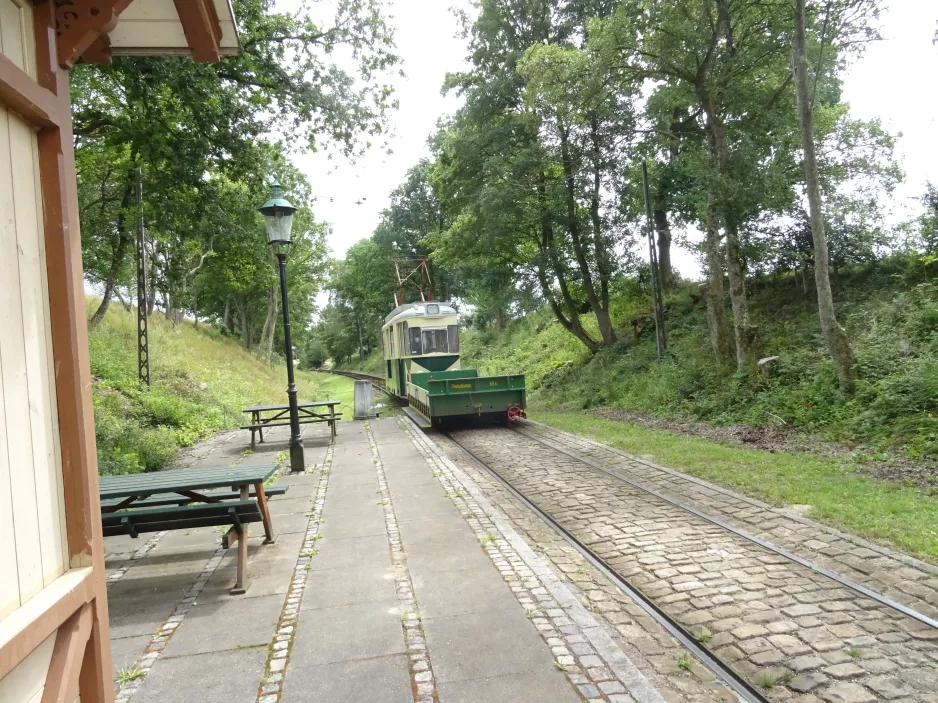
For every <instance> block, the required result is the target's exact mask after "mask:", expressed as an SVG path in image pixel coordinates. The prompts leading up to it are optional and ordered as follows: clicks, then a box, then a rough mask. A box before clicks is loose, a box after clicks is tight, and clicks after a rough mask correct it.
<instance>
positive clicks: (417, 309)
mask: <svg viewBox="0 0 938 703" xmlns="http://www.w3.org/2000/svg"><path fill="white" fill-rule="evenodd" d="M428 305H436V306H437V307H438V308H439V312H438V313H435V314H433V315H428V313H427V306H428ZM455 314H456V308H454V307H453V304H452V303H441V302H438V301H434V300H428V301H426V302H419V303H404V304H403V305H398V306H397V307H396V308H394V309H393V310H392V311H391V312H390V313H388V316H387V317H385V318H384V324H385V325H388V324H390V323H391V321H392V320H394V319H395V318H397V317H401V318H407V317H424V316H430V317H437V316H438V315H439V316H443V315H455Z"/></svg>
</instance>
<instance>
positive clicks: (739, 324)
mask: <svg viewBox="0 0 938 703" xmlns="http://www.w3.org/2000/svg"><path fill="white" fill-rule="evenodd" d="M726 274H727V277H728V278H729V279H730V302H731V303H732V306H733V336H734V337H735V339H736V367H737V368H739V369H747V368H749V367H750V366H752V365H753V364H754V363H755V348H756V332H757V330H756V326H755V325H753V324H752V323H751V322H750V321H749V301H748V300H747V299H746V269H745V267H744V266H743V256H742V252H741V251H740V248H739V229H738V228H737V226H736V223H735V222H732V221H731V222H729V223H727V226H726Z"/></svg>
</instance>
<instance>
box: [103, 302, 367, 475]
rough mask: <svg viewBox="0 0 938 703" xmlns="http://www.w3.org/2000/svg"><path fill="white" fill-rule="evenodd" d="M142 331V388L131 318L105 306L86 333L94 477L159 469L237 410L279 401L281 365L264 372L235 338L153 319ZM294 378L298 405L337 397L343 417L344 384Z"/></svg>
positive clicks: (224, 425)
mask: <svg viewBox="0 0 938 703" xmlns="http://www.w3.org/2000/svg"><path fill="white" fill-rule="evenodd" d="M96 303H97V301H94V300H89V310H90V309H91V308H92V306H94V305H96ZM149 332H150V377H151V386H152V387H151V389H150V390H149V391H142V390H140V389H139V387H138V384H137V357H136V318H135V316H134V315H133V314H132V313H130V312H127V311H126V310H124V309H123V308H121V307H120V306H117V305H112V306H111V308H110V310H109V311H108V314H107V316H106V317H105V319H104V320H103V322H102V323H101V324H100V325H99V326H98V327H97V328H95V329H93V330H91V332H90V339H89V344H90V350H91V373H92V375H93V376H94V386H93V396H94V411H95V433H96V437H97V444H98V468H99V471H100V473H102V474H112V473H133V472H138V471H152V470H156V469H159V468H162V467H163V466H165V465H166V464H167V463H168V462H169V461H170V460H171V459H172V456H173V455H174V454H175V452H176V450H177V449H178V448H180V447H183V446H189V445H191V444H192V443H194V442H196V441H198V440H199V439H202V438H204V437H207V436H210V435H211V434H212V433H214V432H216V431H218V430H221V429H229V428H234V427H239V426H240V425H241V424H242V423H243V421H244V419H245V415H244V414H243V413H242V410H243V409H244V408H245V407H247V406H249V405H254V404H259V403H280V402H286V385H287V383H286V368H285V367H284V366H283V365H279V366H276V365H275V366H273V367H268V366H267V365H266V364H264V363H263V362H261V361H259V360H258V359H257V358H256V357H255V356H254V355H253V354H250V353H248V352H246V351H244V349H242V348H241V347H240V345H239V344H238V343H237V341H236V340H233V339H231V338H229V337H224V336H222V335H221V334H220V333H218V332H217V331H216V330H214V329H211V328H206V327H204V326H203V327H199V328H195V327H194V326H193V325H192V324H191V323H189V322H183V323H181V324H179V325H176V326H173V325H172V324H171V323H169V322H168V321H167V320H166V319H165V318H163V317H162V316H161V315H159V314H154V315H153V317H152V318H151V320H150V327H149ZM296 380H297V388H298V390H299V397H300V399H301V400H326V399H330V400H332V399H334V400H340V401H342V403H343V406H342V407H341V408H340V409H341V410H342V411H343V413H345V414H346V416H347V417H349V418H351V409H352V382H351V380H349V379H345V378H340V377H337V376H331V375H327V374H318V373H309V372H304V371H298V372H297V379H296Z"/></svg>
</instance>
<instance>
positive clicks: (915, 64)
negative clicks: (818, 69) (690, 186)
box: [283, 0, 938, 278]
mask: <svg viewBox="0 0 938 703" xmlns="http://www.w3.org/2000/svg"><path fill="white" fill-rule="evenodd" d="M294 2H295V0H284V2H283V4H284V5H285V6H286V5H292V4H293V3H294ZM388 4H389V5H390V13H391V14H392V15H393V20H392V22H393V24H394V25H395V27H396V28H397V47H398V53H399V54H400V56H401V57H402V59H403V62H404V65H403V68H404V71H405V73H406V74H407V77H406V78H395V80H394V81H393V83H394V86H395V89H396V91H397V97H398V99H399V101H400V110H399V111H397V112H396V113H395V114H393V115H392V122H393V128H394V136H393V137H392V139H391V142H390V146H391V148H392V149H393V151H394V153H393V154H392V155H387V154H384V153H382V152H381V151H379V150H378V149H375V150H373V151H371V152H370V153H368V154H367V155H366V156H364V157H363V158H361V159H360V160H359V161H358V162H357V163H355V164H349V163H348V162H347V161H344V160H342V159H335V160H333V161H327V160H326V159H325V158H324V156H323V155H321V154H306V155H302V156H300V157H298V158H296V159H295V163H296V165H297V166H298V167H299V168H300V169H302V170H303V171H304V172H305V173H306V175H307V177H308V178H309V180H310V183H312V185H313V189H314V192H315V193H316V194H317V196H318V200H317V206H316V216H317V217H318V218H319V219H322V220H325V221H327V222H329V223H330V224H331V225H332V235H331V237H330V240H329V245H330V248H331V250H332V254H333V255H334V256H337V257H341V256H343V255H344V254H345V252H346V250H347V249H348V248H349V247H350V246H351V245H352V244H354V243H355V242H357V241H358V240H359V239H362V238H364V237H368V236H370V235H371V234H372V232H373V231H374V229H375V227H376V225H377V224H378V218H379V216H380V213H381V210H382V209H383V208H385V207H387V206H388V204H389V195H390V193H391V191H392V190H393V189H394V188H396V187H397V186H398V185H399V184H400V183H401V181H402V180H403V178H404V175H405V173H406V171H407V169H408V168H410V167H411V166H412V165H414V164H415V163H416V162H417V161H418V159H420V158H421V157H422V156H426V155H428V153H429V150H428V149H427V146H426V139H427V137H428V136H429V135H430V134H431V133H432V132H433V131H434V129H435V126H436V123H437V120H438V119H439V118H440V117H441V116H444V115H447V114H451V113H452V112H453V111H454V110H455V109H457V108H458V107H459V100H458V99H456V98H454V97H447V98H444V97H443V96H441V95H440V87H441V86H442V84H443V79H444V77H445V75H446V73H447V72H451V71H459V70H462V69H463V68H464V67H465V54H466V47H465V45H464V42H463V40H462V39H461V38H459V37H458V36H457V32H458V30H459V27H458V24H457V22H456V19H455V17H454V16H453V14H452V12H451V11H450V8H451V7H453V6H454V5H455V6H458V7H464V8H468V7H469V4H468V2H467V1H466V0H389V3H388ZM890 4H891V7H890V8H889V9H888V10H887V11H886V12H885V13H884V17H883V25H882V33H883V35H884V37H885V40H884V41H882V42H878V43H876V44H874V45H872V46H871V47H870V48H869V49H868V50H867V52H866V54H865V56H864V57H863V58H862V59H861V60H860V61H858V62H857V63H856V64H855V65H854V66H853V67H852V68H851V70H850V73H849V74H848V75H847V76H846V80H845V83H844V99H845V100H846V101H847V102H849V103H850V104H851V106H852V109H853V114H854V115H855V116H856V117H860V118H863V119H870V118H873V117H881V118H882V119H883V122H884V124H885V126H886V127H887V129H889V130H890V131H892V132H901V133H902V134H903V137H902V139H900V140H899V146H898V151H899V156H900V158H901V164H902V166H903V168H904V169H905V171H906V181H905V183H904V184H903V185H902V186H901V187H900V188H899V190H898V192H897V194H896V195H897V197H896V198H895V199H894V202H895V205H896V210H897V212H896V214H897V215H899V216H900V217H899V218H898V219H905V218H906V217H909V216H911V215H912V214H913V213H916V212H918V211H919V209H920V208H919V206H918V205H917V204H916V203H914V202H913V201H914V199H915V198H918V197H920V196H921V195H922V194H923V193H924V184H925V182H926V181H928V180H931V181H932V182H938V90H936V85H938V46H935V45H934V44H932V39H933V38H934V35H935V30H936V22H938V2H936V1H935V0H892V2H891V3H890ZM330 198H331V199H332V201H331V202H330ZM359 200H361V201H362V204H361V205H357V204H356V202H357V201H359ZM672 256H673V259H674V265H675V267H676V268H678V269H679V270H680V271H681V273H682V274H683V275H684V276H686V277H688V278H697V277H699V272H700V265H699V263H698V261H697V257H696V255H695V254H693V253H691V252H688V251H685V250H681V249H679V248H675V251H674V252H673V254H672Z"/></svg>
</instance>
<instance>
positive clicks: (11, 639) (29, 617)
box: [0, 567, 94, 679]
mask: <svg viewBox="0 0 938 703" xmlns="http://www.w3.org/2000/svg"><path fill="white" fill-rule="evenodd" d="M93 597H94V580H93V578H92V570H91V568H90V567H88V568H85V569H72V570H71V571H67V572H65V574H64V575H63V576H60V577H59V578H57V579H56V580H55V581H53V582H52V583H50V584H49V585H48V586H46V587H45V588H44V589H42V590H41V591H39V593H37V594H36V595H35V596H33V597H32V598H30V599H29V600H28V601H26V602H25V603H24V604H23V606H22V607H20V608H17V609H16V610H14V611H13V613H12V614H10V615H9V616H7V618H6V619H4V620H0V679H2V678H3V677H4V676H6V675H7V674H8V673H10V672H11V671H12V670H13V668H14V667H15V666H16V665H17V664H19V663H20V662H21V661H23V659H25V658H26V657H27V656H28V655H29V653H30V652H32V651H33V650H34V649H35V648H36V647H38V646H39V645H40V644H42V642H43V640H45V639H46V638H47V637H48V636H49V635H51V634H52V633H53V632H55V631H56V629H57V628H58V627H59V626H60V625H61V624H62V623H63V622H65V621H66V620H68V618H70V617H71V616H72V614H74V613H75V612H76V611H78V610H79V609H80V608H81V607H82V606H84V605H85V604H87V603H88V602H89V601H90V600H91V599H92V598H93Z"/></svg>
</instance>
